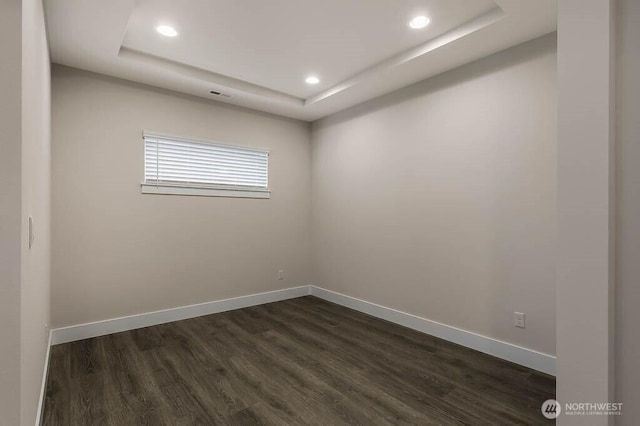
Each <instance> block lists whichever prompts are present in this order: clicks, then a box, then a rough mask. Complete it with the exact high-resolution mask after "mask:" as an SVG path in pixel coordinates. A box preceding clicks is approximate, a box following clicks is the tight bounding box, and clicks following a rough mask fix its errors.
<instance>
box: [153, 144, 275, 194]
mask: <svg viewBox="0 0 640 426" xmlns="http://www.w3.org/2000/svg"><path fill="white" fill-rule="evenodd" d="M268 169H269V151H266V150H262V149H256V148H248V147H240V146H232V145H222V144H217V143H211V142H201V141H193V140H187V139H180V138H174V137H167V136H159V135H153V134H150V133H145V134H144V182H143V183H142V192H143V193H145V194H174V195H208V196H222V197H244V198H269V197H270V192H269V188H268Z"/></svg>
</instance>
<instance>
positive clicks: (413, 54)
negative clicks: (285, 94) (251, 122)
mask: <svg viewBox="0 0 640 426" xmlns="http://www.w3.org/2000/svg"><path fill="white" fill-rule="evenodd" d="M505 17H506V14H505V12H504V11H503V10H502V8H500V7H499V6H496V7H494V8H493V9H491V10H490V11H488V12H486V13H484V14H482V15H480V16H478V17H477V18H474V19H472V20H470V21H468V22H466V23H464V24H462V25H460V26H459V27H456V28H454V29H452V30H451V31H448V32H446V33H444V34H442V35H441V36H439V37H436V38H434V39H431V40H429V41H427V42H426V43H423V44H421V45H420V46H417V47H414V48H412V49H409V50H407V51H404V52H402V53H400V54H398V55H396V56H393V57H391V58H389V59H385V60H384V61H382V62H380V63H378V64H376V65H373V66H371V67H369V68H367V69H366V70H364V71H362V72H360V73H358V74H356V75H354V76H353V77H350V78H348V79H347V80H345V81H343V82H342V83H339V84H337V85H335V86H334V87H331V88H330V89H328V90H325V91H324V92H321V93H319V94H317V95H314V96H311V97H309V98H307V99H306V100H305V101H304V106H309V105H313V104H315V103H316V102H320V101H322V100H324V99H327V98H329V97H331V96H333V95H336V94H338V93H340V92H342V91H344V90H347V89H349V88H350V87H352V86H355V85H357V84H360V83H363V82H364V81H366V80H371V79H373V78H375V77H376V76H378V75H379V74H382V73H384V72H386V71H389V70H391V69H392V68H395V67H397V66H400V65H403V64H405V63H407V62H409V61H412V60H414V59H417V58H419V57H420V56H423V55H426V54H427V53H429V52H431V51H434V50H436V49H438V48H439V47H442V46H445V45H447V44H449V43H452V42H454V41H456V40H459V39H461V38H463V37H466V36H468V35H469V34H472V33H474V32H476V31H478V30H481V29H482V28H485V27H488V26H489V25H492V24H495V23H496V22H498V21H500V20H501V19H504V18H505Z"/></svg>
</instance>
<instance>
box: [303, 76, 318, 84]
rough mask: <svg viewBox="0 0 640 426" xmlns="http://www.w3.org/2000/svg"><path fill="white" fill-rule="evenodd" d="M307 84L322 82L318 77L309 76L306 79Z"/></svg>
mask: <svg viewBox="0 0 640 426" xmlns="http://www.w3.org/2000/svg"><path fill="white" fill-rule="evenodd" d="M305 81H306V82H307V84H318V83H320V79H319V78H318V77H313V76H311V77H307V78H306V80H305Z"/></svg>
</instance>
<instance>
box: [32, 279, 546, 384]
mask: <svg viewBox="0 0 640 426" xmlns="http://www.w3.org/2000/svg"><path fill="white" fill-rule="evenodd" d="M310 294H311V295H313V296H316V297H319V298H321V299H324V300H327V301H329V302H333V303H336V304H338V305H341V306H345V307H347V308H350V309H354V310H356V311H360V312H363V313H366V314H369V315H372V316H374V317H377V318H381V319H384V320H387V321H390V322H393V323H396V324H399V325H402V326H405V327H409V328H411V329H414V330H417V331H420V332H422V333H426V334H430V335H432V336H435V337H439V338H441V339H444V340H448V341H450V342H454V343H457V344H459V345H462V346H466V347H468V348H471V349H475V350H477V351H480V352H484V353H486V354H489V355H493V356H495V357H498V358H502V359H504V360H507V361H511V362H514V363H516V364H520V365H523V366H525V367H529V368H532V369H534V370H538V371H542V372H544V373H547V374H551V375H555V370H556V357H555V356H553V355H548V354H545V353H542V352H538V351H534V350H532V349H528V348H524V347H522V346H518V345H514V344H512V343H507V342H503V341H501V340H497V339H493V338H491V337H487V336H483V335H481V334H477V333H474V332H471V331H467V330H463V329H460V328H456V327H452V326H449V325H446V324H442V323H439V322H436V321H431V320H428V319H426V318H421V317H418V316H416V315H412V314H408V313H406V312H401V311H398V310H395V309H392V308H387V307H385V306H381V305H377V304H375V303H371V302H367V301H365V300H361V299H357V298H355V297H351V296H347V295H344V294H340V293H336V292H334V291H331V290H326V289H323V288H321V287H317V286H313V285H308V286H301V287H293V288H288V289H283V290H276V291H270V292H267V293H259V294H252V295H249V296H240V297H234V298H232V299H225V300H218V301H214V302H207V303H200V304H197V305H190V306H183V307H179V308H173V309H166V310H163V311H155V312H148V313H144V314H138V315H131V316H127V317H121V318H114V319H110V320H104V321H97V322H92V323H87V324H80V325H74V326H70V327H64V328H57V329H54V330H51V334H50V344H52V345H58V344H61V343H67V342H73V341H76V340H82V339H89V338H91V337H97V336H104V335H107V334H112V333H119V332H121V331H128V330H134V329H137V328H143V327H149V326H153V325H158V324H164V323H168V322H173V321H179V320H183V319H188V318H195V317H199V316H203V315H211V314H216V313H219V312H225V311H231V310H234V309H240V308H247V307H249V306H256V305H262V304H265V303H271V302H278V301H281V300H287V299H293V298H295V297H301V296H307V295H310ZM47 359H48V355H47ZM45 374H46V371H45ZM42 392H44V389H43V390H42Z"/></svg>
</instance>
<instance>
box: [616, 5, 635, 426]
mask: <svg viewBox="0 0 640 426" xmlns="http://www.w3.org/2000/svg"><path fill="white" fill-rule="evenodd" d="M617 7H618V10H617V19H618V21H617V28H618V38H617V52H618V53H617V58H618V62H617V82H618V90H617V105H616V108H617V129H616V144H617V146H616V151H617V152H616V154H617V156H616V169H617V176H616V180H617V182H616V184H617V205H616V210H617V221H616V226H617V244H616V260H617V265H616V266H617V270H616V274H617V282H616V302H617V305H616V314H617V315H616V339H617V344H616V371H617V374H616V397H615V400H616V401H620V402H623V403H624V415H623V416H622V417H620V418H618V419H617V424H619V425H635V424H637V423H638V419H640V406H639V405H638V401H640V381H638V377H640V371H639V368H640V366H639V365H638V360H639V359H640V340H639V339H638V329H637V327H638V325H639V324H640V309H639V307H640V261H639V260H640V120H639V114H640V80H639V79H638V76H639V75H640V2H638V1H636V0H620V1H618V3H617Z"/></svg>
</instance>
